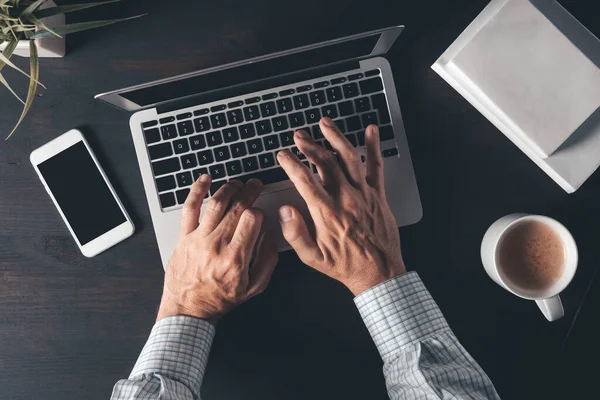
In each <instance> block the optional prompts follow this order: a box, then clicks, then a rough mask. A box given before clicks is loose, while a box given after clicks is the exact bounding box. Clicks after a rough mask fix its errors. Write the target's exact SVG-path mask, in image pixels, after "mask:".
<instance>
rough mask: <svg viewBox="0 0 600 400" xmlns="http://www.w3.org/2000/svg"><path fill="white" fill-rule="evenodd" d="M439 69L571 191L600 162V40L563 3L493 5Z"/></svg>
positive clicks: (519, 0)
mask: <svg viewBox="0 0 600 400" xmlns="http://www.w3.org/2000/svg"><path fill="white" fill-rule="evenodd" d="M433 69H434V70H435V71H437V72H438V73H439V74H440V75H441V76H442V77H443V78H444V79H446V80H447V81H448V82H449V83H450V84H451V85H452V86H453V87H454V88H455V89H456V90H458V91H459V92H460V93H461V94H462V95H463V96H464V97H465V98H466V99H467V100H469V101H470V102H471V103H472V104H473V105H474V106H475V107H476V108H477V109H478V110H479V111H481V112H482V113H483V114H484V115H485V116H486V117H488V119H490V121H492V122H493V123H494V124H495V125H496V126H497V127H498V128H499V129H500V130H501V131H502V132H503V133H504V134H505V135H506V136H508V137H509V138H510V139H511V140H512V141H513V142H515V144H517V146H519V148H521V150H523V151H524V152H525V153H526V154H528V155H529V156H530V157H531V158H532V160H534V161H535V162H536V163H537V164H538V165H540V166H541V167H542V168H543V169H544V170H545V171H546V172H547V173H548V174H549V175H550V176H552V177H553V178H554V179H555V180H556V181H557V182H558V183H559V184H560V185H561V186H562V187H563V188H564V189H565V190H567V191H569V192H572V191H574V190H575V189H577V188H578V187H579V185H581V183H583V181H585V179H587V177H589V175H591V173H592V172H593V171H594V170H595V169H596V168H597V167H598V165H599V164H600V41H598V39H597V38H596V37H595V36H594V35H592V34H591V33H590V32H589V31H587V30H586V29H585V28H584V27H583V26H582V25H581V24H579V23H578V22H577V21H576V20H575V19H574V18H573V17H572V16H571V15H570V14H569V13H568V12H567V11H566V10H565V9H564V8H562V7H561V6H560V5H559V4H558V3H557V2H555V1H553V0H537V1H536V0H493V1H492V2H491V3H490V4H489V6H488V7H486V9H485V10H484V11H483V12H482V13H481V14H480V15H479V16H478V17H477V19H476V20H475V21H473V23H472V24H471V25H470V26H469V27H468V28H467V29H466V30H465V32H463V33H462V34H461V36H460V37H459V38H458V39H457V40H456V41H455V43H453V44H452V45H451V46H450V48H449V49H448V50H447V51H446V52H445V53H444V55H442V57H440V59H439V60H438V61H437V62H436V64H435V65H434V66H433ZM596 125H597V126H596ZM586 130H587V131H589V132H582V131H586ZM575 132H577V135H575V136H576V137H577V141H574V140H570V141H569V140H568V139H569V138H570V137H571V136H572V135H573V134H574V133H575ZM594 133H597V134H598V143H597V145H598V147H595V149H594V151H592V152H590V151H589V150H590V149H588V151H587V152H586V151H583V153H582V154H581V157H582V159H580V160H577V157H576V156H575V157H574V154H576V153H577V152H579V151H580V150H585V149H581V148H580V147H581V143H586V144H587V145H591V144H592V143H595V142H594V141H593V140H592V141H590V139H593V137H594ZM571 142H575V143H571ZM567 145H568V146H567ZM563 150H564V151H563ZM565 156H568V157H567V158H569V160H567V159H565Z"/></svg>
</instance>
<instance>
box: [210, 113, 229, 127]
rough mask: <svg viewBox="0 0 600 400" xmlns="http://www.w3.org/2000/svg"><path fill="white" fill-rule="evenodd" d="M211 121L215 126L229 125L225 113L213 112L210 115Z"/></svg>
mask: <svg viewBox="0 0 600 400" xmlns="http://www.w3.org/2000/svg"><path fill="white" fill-rule="evenodd" d="M210 122H211V124H212V126H213V128H221V127H223V126H225V125H227V118H226V117H225V113H219V114H213V115H211V116H210Z"/></svg>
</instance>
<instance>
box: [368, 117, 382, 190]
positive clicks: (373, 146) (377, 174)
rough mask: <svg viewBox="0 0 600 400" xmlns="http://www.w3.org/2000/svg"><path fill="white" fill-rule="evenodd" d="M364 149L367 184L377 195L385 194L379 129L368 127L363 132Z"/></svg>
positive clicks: (374, 126)
mask: <svg viewBox="0 0 600 400" xmlns="http://www.w3.org/2000/svg"><path fill="white" fill-rule="evenodd" d="M365 147H366V154H367V183H368V184H369V186H371V187H373V188H375V190H377V192H378V193H379V194H385V185H384V183H385V182H384V175H383V157H382V156H381V143H380V142H379V128H378V127H377V126H376V125H369V126H368V127H367V131H366V132H365Z"/></svg>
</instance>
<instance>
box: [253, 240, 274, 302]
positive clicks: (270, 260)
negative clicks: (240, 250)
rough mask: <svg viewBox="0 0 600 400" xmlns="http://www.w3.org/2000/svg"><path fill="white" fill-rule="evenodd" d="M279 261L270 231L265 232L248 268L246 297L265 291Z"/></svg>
mask: <svg viewBox="0 0 600 400" xmlns="http://www.w3.org/2000/svg"><path fill="white" fill-rule="evenodd" d="M278 261H279V253H278V252H277V245H276V244H275V238H274V237H273V233H272V232H265V233H264V234H263V235H262V237H261V238H260V240H259V242H258V246H256V258H255V259H254V262H253V263H252V268H250V272H249V275H250V284H249V287H248V298H250V297H254V296H256V295H257V294H260V293H262V292H264V291H265V289H266V288H267V286H268V285H269V281H270V280H271V275H273V271H274V270H275V266H276V265H277V262H278Z"/></svg>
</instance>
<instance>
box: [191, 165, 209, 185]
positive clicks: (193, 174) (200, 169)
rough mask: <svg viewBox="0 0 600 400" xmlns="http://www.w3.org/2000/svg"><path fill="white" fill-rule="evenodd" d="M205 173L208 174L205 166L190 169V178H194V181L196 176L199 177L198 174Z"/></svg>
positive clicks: (196, 178)
mask: <svg viewBox="0 0 600 400" xmlns="http://www.w3.org/2000/svg"><path fill="white" fill-rule="evenodd" d="M205 174H208V169H207V168H197V169H195V170H193V171H192V179H193V180H194V182H196V181H197V180H198V178H200V175H205Z"/></svg>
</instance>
